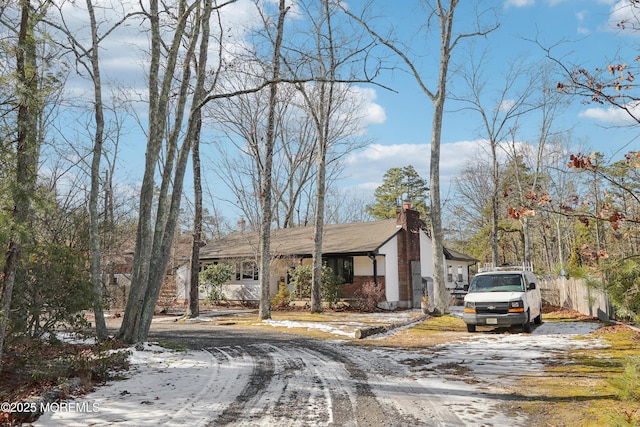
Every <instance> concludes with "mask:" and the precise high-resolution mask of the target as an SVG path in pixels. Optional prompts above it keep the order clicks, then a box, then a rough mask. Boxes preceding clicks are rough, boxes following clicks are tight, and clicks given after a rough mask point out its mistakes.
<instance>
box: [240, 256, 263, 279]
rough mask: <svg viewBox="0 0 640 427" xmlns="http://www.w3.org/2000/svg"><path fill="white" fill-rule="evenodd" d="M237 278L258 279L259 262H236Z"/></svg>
mask: <svg viewBox="0 0 640 427" xmlns="http://www.w3.org/2000/svg"><path fill="white" fill-rule="evenodd" d="M236 280H258V264H256V262H255V261H242V262H238V263H236Z"/></svg>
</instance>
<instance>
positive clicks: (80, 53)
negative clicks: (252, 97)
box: [47, 0, 135, 340]
mask: <svg viewBox="0 0 640 427" xmlns="http://www.w3.org/2000/svg"><path fill="white" fill-rule="evenodd" d="M86 8H87V9H86V13H87V15H88V18H89V31H90V33H91V37H90V43H89V45H88V46H84V45H83V43H82V42H81V40H80V39H79V37H78V29H77V28H69V27H68V26H67V25H66V21H65V19H64V13H63V12H62V9H58V11H59V15H60V17H61V24H58V23H56V22H52V21H47V23H48V25H49V26H51V27H53V28H56V29H57V30H59V31H61V32H62V33H63V34H64V36H65V38H66V39H67V41H68V42H69V45H68V48H69V49H70V50H71V52H72V53H73V55H74V56H75V60H76V63H77V64H79V65H80V66H81V67H82V68H83V69H84V70H85V71H86V73H87V75H88V76H89V78H90V80H91V82H92V84H93V101H92V102H91V104H92V106H93V115H94V126H95V129H94V134H93V149H92V160H91V172H90V175H91V190H90V197H89V216H90V219H91V222H90V229H89V235H90V240H91V281H92V284H93V291H94V304H93V311H94V314H95V326H96V335H97V338H98V339H99V340H104V339H106V338H107V337H108V333H107V327H106V324H105V320H104V313H103V301H102V279H101V266H100V262H101V261H100V259H101V257H100V229H99V216H100V214H99V210H98V201H99V198H100V191H101V188H100V174H101V169H100V160H101V159H102V156H103V142H104V139H105V113H104V110H105V107H104V101H103V94H102V90H103V83H102V77H101V72H100V65H101V64H100V43H101V42H103V41H104V40H105V38H106V37H107V36H108V35H109V34H110V33H112V32H113V31H114V30H115V29H116V28H118V27H119V26H121V25H122V24H123V23H124V22H125V21H126V20H127V19H128V18H129V17H130V16H133V15H135V13H134V14H128V15H126V14H123V17H122V18H121V19H119V20H118V21H116V22H115V23H114V24H113V25H112V26H110V27H109V28H108V29H107V30H106V31H104V33H103V34H100V33H99V25H100V23H99V22H98V21H97V19H96V13H95V8H94V3H93V1H92V0H86Z"/></svg>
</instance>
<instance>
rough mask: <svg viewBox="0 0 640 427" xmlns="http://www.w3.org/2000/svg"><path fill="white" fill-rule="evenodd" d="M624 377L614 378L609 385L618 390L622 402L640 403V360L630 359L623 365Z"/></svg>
mask: <svg viewBox="0 0 640 427" xmlns="http://www.w3.org/2000/svg"><path fill="white" fill-rule="evenodd" d="M623 368H624V370H623V372H622V376H620V377H618V378H612V379H611V380H610V381H609V383H610V384H611V385H612V386H613V387H614V388H615V389H616V390H617V393H616V394H617V395H618V397H619V398H620V400H623V401H625V402H638V401H640V358H637V357H636V358H628V359H627V360H626V361H625V363H624V365H623Z"/></svg>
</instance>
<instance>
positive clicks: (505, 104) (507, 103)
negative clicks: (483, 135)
mask: <svg viewBox="0 0 640 427" xmlns="http://www.w3.org/2000/svg"><path fill="white" fill-rule="evenodd" d="M514 105H516V101H515V100H513V99H505V100H504V101H502V102H501V103H500V105H499V106H498V111H509V110H510V109H512V108H513V106H514Z"/></svg>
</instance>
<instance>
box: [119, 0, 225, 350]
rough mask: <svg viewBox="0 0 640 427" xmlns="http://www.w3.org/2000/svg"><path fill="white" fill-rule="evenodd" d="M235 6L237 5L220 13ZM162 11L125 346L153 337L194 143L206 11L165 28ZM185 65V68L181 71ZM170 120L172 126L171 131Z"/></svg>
mask: <svg viewBox="0 0 640 427" xmlns="http://www.w3.org/2000/svg"><path fill="white" fill-rule="evenodd" d="M232 2H233V0H231V1H229V2H227V3H224V4H221V5H218V6H216V7H223V6H224V5H226V4H229V3H232ZM159 6H160V5H159V3H158V1H157V0H151V2H150V7H149V10H148V11H147V12H146V17H147V19H148V20H149V23H150V26H151V62H150V68H149V124H148V141H147V151H146V154H145V170H144V176H143V181H142V188H141V192H140V212H139V215H140V219H139V222H138V231H137V233H136V249H135V253H134V262H133V266H134V270H133V274H132V282H131V292H130V294H129V299H128V301H127V307H126V310H125V315H124V318H123V322H122V326H121V328H120V332H119V336H120V337H121V338H122V339H123V340H124V341H125V342H137V341H141V340H144V339H145V338H146V336H147V334H148V332H149V328H150V326H151V320H152V318H153V313H154V310H155V306H156V303H157V301H158V297H159V295H160V288H161V286H162V282H163V279H164V274H165V270H166V267H167V265H168V261H169V257H170V253H171V247H172V242H173V236H174V231H175V227H176V223H177V219H178V213H179V212H180V203H181V198H182V187H183V181H184V174H185V170H186V166H187V159H188V157H189V153H190V150H191V143H192V139H191V138H184V139H183V140H182V141H181V130H182V124H183V122H184V119H185V110H186V105H187V103H188V101H191V102H192V104H193V93H192V92H191V91H190V86H191V83H192V81H191V64H192V62H193V61H194V60H195V58H196V54H195V51H196V47H197V44H198V40H199V37H200V35H201V31H200V28H201V27H200V25H201V17H202V8H201V7H200V1H195V2H194V3H188V2H187V1H186V0H180V1H179V2H178V5H177V8H176V9H175V14H171V16H175V19H176V20H175V22H172V23H171V22H169V23H163V22H161V17H164V16H165V15H164V14H163V13H161V11H160V7H159ZM169 24H175V27H174V28H172V39H171V40H169V42H168V43H166V42H165V41H164V40H163V39H162V34H163V33H164V32H163V28H164V27H165V26H166V25H169ZM190 24H191V25H190ZM182 46H186V49H185V51H184V52H182V51H181V48H182ZM165 48H166V50H165ZM180 59H182V66H181V67H178V63H179V60H180ZM163 60H164V61H165V62H164V63H162V61H163ZM176 81H178V82H179V86H178V87H177V88H176V87H174V85H173V83H174V82H176ZM174 93H175V94H176V95H175V107H174V111H171V110H170V101H171V100H172V99H173V97H172V94H174ZM204 102H205V101H204V100H203V101H202V102H199V103H198V102H197V100H196V103H195V105H193V106H192V107H191V108H192V110H191V111H196V110H197V109H199V108H201V107H202V105H203V104H204ZM194 109H196V110H194ZM171 118H173V125H172V128H168V123H169V122H170V121H171V120H170V119H171ZM165 142H166V146H165V153H166V158H165V159H164V162H163V164H162V167H163V169H162V170H161V173H162V181H161V185H160V189H159V192H158V196H157V204H156V206H157V211H156V212H155V213H154V212H153V206H154V203H153V202H154V190H155V173H156V165H157V163H158V161H159V160H160V153H161V150H162V149H163V145H164V144H163V143H165ZM180 142H182V144H181V145H180Z"/></svg>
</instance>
